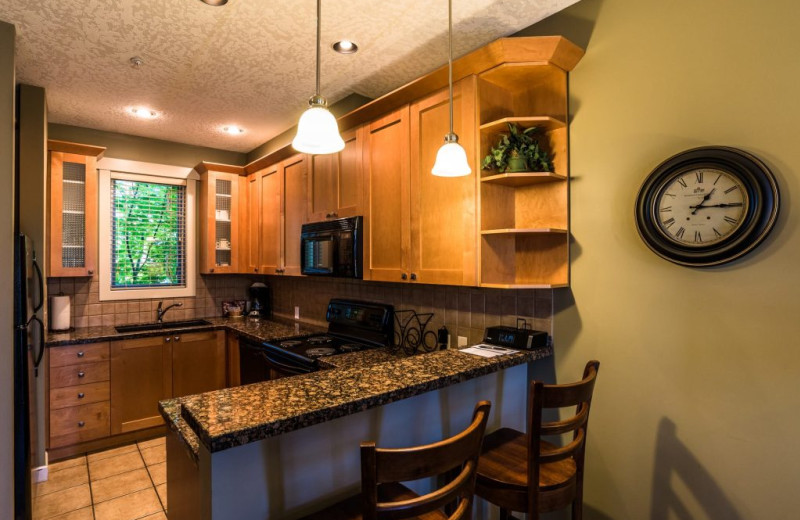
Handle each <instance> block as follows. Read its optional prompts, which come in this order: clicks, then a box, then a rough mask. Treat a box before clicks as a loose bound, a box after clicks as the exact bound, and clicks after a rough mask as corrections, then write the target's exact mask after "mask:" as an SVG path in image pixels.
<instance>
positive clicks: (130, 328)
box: [114, 320, 211, 332]
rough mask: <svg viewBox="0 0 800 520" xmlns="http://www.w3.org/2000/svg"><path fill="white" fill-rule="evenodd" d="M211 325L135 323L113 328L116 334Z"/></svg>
mask: <svg viewBox="0 0 800 520" xmlns="http://www.w3.org/2000/svg"><path fill="white" fill-rule="evenodd" d="M201 325H211V323H210V322H208V321H206V320H184V321H165V322H163V323H137V324H135V325H118V326H117V327H114V328H115V329H117V332H146V331H149V330H168V329H182V328H185V327H199V326H201Z"/></svg>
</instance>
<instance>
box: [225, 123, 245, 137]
mask: <svg viewBox="0 0 800 520" xmlns="http://www.w3.org/2000/svg"><path fill="white" fill-rule="evenodd" d="M222 131H223V132H225V133H226V134H231V135H239V134H243V133H244V128H239V127H238V126H236V125H228V126H223V127H222Z"/></svg>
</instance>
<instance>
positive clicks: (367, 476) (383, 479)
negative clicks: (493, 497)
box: [361, 401, 491, 520]
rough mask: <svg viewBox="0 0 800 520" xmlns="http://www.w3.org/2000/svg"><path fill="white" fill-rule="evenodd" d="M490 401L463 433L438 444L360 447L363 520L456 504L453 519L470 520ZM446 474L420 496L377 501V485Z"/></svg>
mask: <svg viewBox="0 0 800 520" xmlns="http://www.w3.org/2000/svg"><path fill="white" fill-rule="evenodd" d="M490 408H491V403H489V401H481V402H479V403H478V404H477V405H476V406H475V412H474V413H473V416H472V423H471V424H470V425H469V426H468V427H467V428H466V429H465V430H463V431H462V432H461V433H459V434H457V435H455V436H453V437H450V438H449V439H445V440H443V441H440V442H436V443H434V444H428V445H425V446H417V447H413V448H403V449H383V448H376V447H375V443H374V442H365V443H362V444H361V496H362V500H363V504H362V513H363V518H364V520H377V519H381V520H395V519H403V518H411V517H415V516H419V515H422V514H425V513H428V512H431V511H435V510H440V509H441V508H442V507H444V506H446V505H451V504H454V503H455V510H454V512H452V513H451V514H450V517H449V518H450V520H460V519H464V518H469V517H470V515H471V511H472V499H473V495H474V493H475V476H476V470H477V467H478V457H479V455H480V452H481V444H482V442H483V434H484V431H485V430H486V422H487V420H488V418H489V409H490ZM441 475H444V476H445V480H447V482H446V483H445V484H444V485H443V486H442V487H440V488H438V489H436V490H435V491H432V492H431V493H428V494H427V495H422V496H420V497H417V498H413V499H409V500H402V501H398V502H380V503H379V502H378V485H379V484H385V483H390V482H408V481H412V480H417V479H421V478H426V477H433V476H441Z"/></svg>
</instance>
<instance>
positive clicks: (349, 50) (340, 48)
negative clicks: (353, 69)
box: [331, 39, 358, 54]
mask: <svg viewBox="0 0 800 520" xmlns="http://www.w3.org/2000/svg"><path fill="white" fill-rule="evenodd" d="M331 47H332V48H333V50H335V51H336V52H338V53H339V54H355V53H357V52H358V45H356V42H354V41H353V40H347V39H345V40H339V41H338V42H335V43H334V44H333V45H331Z"/></svg>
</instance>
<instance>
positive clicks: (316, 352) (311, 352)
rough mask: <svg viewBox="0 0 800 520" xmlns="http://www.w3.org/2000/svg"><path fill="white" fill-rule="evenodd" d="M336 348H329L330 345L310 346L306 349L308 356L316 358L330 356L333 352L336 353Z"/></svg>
mask: <svg viewBox="0 0 800 520" xmlns="http://www.w3.org/2000/svg"><path fill="white" fill-rule="evenodd" d="M335 353H336V350H335V349H332V348H329V347H317V348H310V349H308V350H306V356H309V357H312V358H316V357H322V356H330V355H331V354H335Z"/></svg>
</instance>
